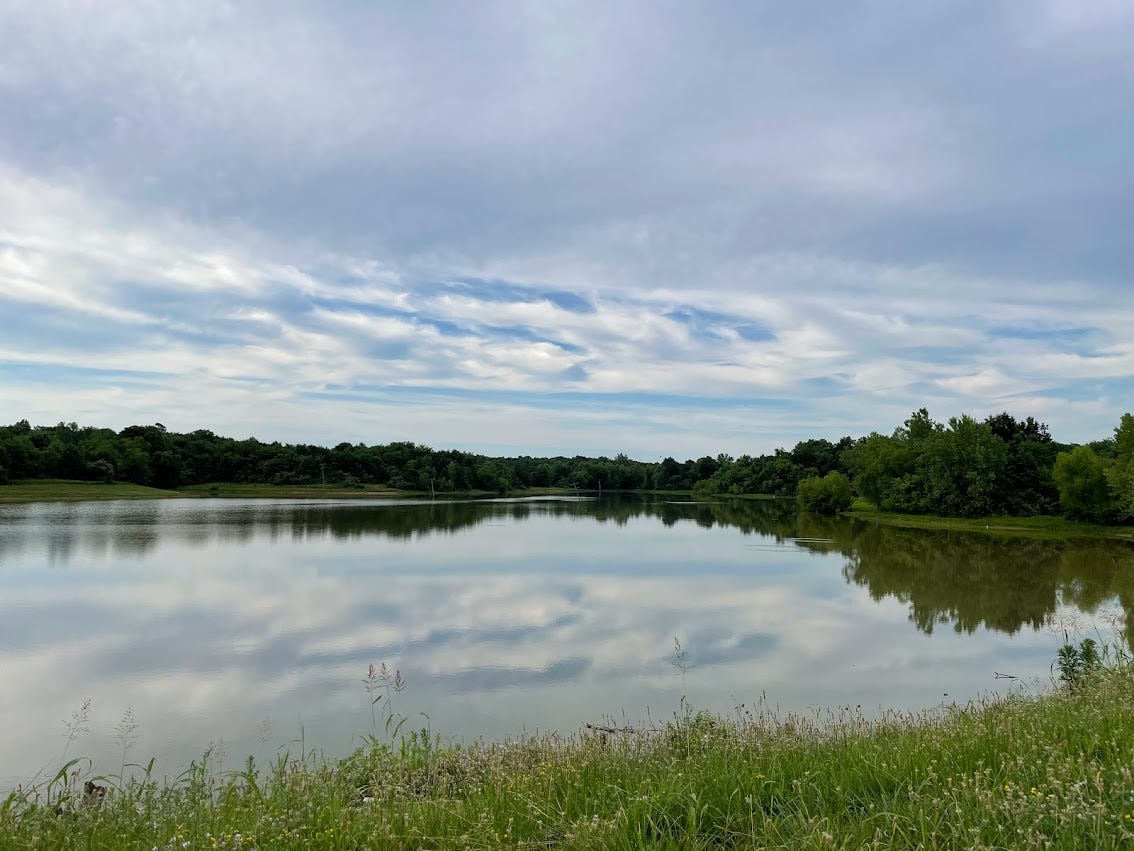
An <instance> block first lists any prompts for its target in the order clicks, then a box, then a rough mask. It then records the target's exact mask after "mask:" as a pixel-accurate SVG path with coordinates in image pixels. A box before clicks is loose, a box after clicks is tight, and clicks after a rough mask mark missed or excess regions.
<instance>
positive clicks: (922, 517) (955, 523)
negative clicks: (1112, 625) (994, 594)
mask: <svg viewBox="0 0 1134 851" xmlns="http://www.w3.org/2000/svg"><path fill="white" fill-rule="evenodd" d="M843 516H845V517H850V518H853V519H856V520H865V521H867V522H870V523H880V524H883V525H886V526H898V527H901V528H903V529H926V530H928V531H936V532H977V533H980V534H986V535H1000V536H1010V537H1020V538H1042V539H1048V540H1052V539H1059V538H1108V539H1112V540H1119V541H1134V527H1130V526H1101V525H1098V524H1095V523H1083V522H1080V521H1077V520H1068V519H1067V518H1066V517H1048V516H1042V517H971V518H970V517H937V516H935V515H931V514H899V513H895V512H888V511H878V510H877V509H875V508H873V507H870V506H869V505H868V504H864V503H863V502H862V500H859V501H858V502H856V503H855V505H854V506H853V507H852V508H851V510H850V511H845V512H843Z"/></svg>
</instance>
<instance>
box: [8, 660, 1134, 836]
mask: <svg viewBox="0 0 1134 851" xmlns="http://www.w3.org/2000/svg"><path fill="white" fill-rule="evenodd" d="M1132 710H1134V674H1132V673H1131V671H1130V669H1128V668H1126V669H1120V670H1115V671H1108V672H1103V673H1101V674H1099V675H1097V676H1094V677H1093V678H1090V679H1087V680H1086V681H1085V682H1083V683H1082V684H1081V685H1080V686H1078V687H1077V688H1076V689H1074V690H1061V691H1059V692H1056V693H1051V694H1045V695H1041V696H1038V697H1030V698H1022V697H1017V698H1010V699H1005V700H997V701H991V702H987V703H985V704H983V705H979V706H969V707H964V708H954V709H950V710H942V711H940V712H938V713H936V714H932V715H923V716H894V717H890V718H886V719H883V720H881V721H866V720H864V719H862V718H861V717H859V716H857V715H855V714H854V713H853V712H851V713H847V714H845V715H843V716H841V717H837V718H831V717H818V718H817V717H787V718H777V717H776V716H775V715H772V714H768V713H763V714H761V713H760V712H756V713H754V714H752V713H750V712H749V711H748V710H746V709H744V708H741V709H740V710H739V711H738V713H737V715H736V717H734V718H731V719H724V720H722V719H718V718H715V717H710V716H707V715H696V714H693V713H684V714H681V715H680V716H679V717H678V718H677V719H676V720H674V721H673V722H671V723H669V724H668V725H664V726H663V727H662V729H660V730H656V731H646V732H637V733H627V732H620V733H606V732H601V731H595V730H591V731H587V732H584V733H583V734H581V735H578V736H574V737H569V738H557V737H548V738H528V739H524V740H522V741H519V742H514V743H496V744H479V745H475V746H473V747H468V748H458V747H445V746H438V744H437V742H436V741H435V740H430V739H429V738H428V737H427V736H424V735H412V736H409V737H405V738H402V739H401V740H400V741H399V742H398V743H396V744H395V745H394V746H393V747H390V746H387V745H384V744H382V743H379V742H377V741H373V742H372V743H371V744H369V745H368V746H367V747H365V748H363V749H361V750H360V751H358V752H357V753H355V754H353V755H351V756H349V757H347V758H346V759H343V760H341V761H338V762H334V761H330V760H327V759H324V758H322V757H319V756H317V755H315V754H311V753H309V754H304V755H300V756H299V757H298V758H295V759H292V758H287V757H281V758H280V759H279V761H278V763H277V764H275V765H273V766H271V767H270V768H267V769H266V770H262V771H261V770H257V769H256V768H255V767H254V766H248V767H247V768H246V770H244V771H239V772H231V773H219V772H216V771H214V770H213V769H212V768H211V767H210V765H209V763H208V760H204V761H202V762H199V763H195V764H194V765H192V766H190V768H189V769H187V770H186V771H185V772H184V773H183V774H182V775H181V776H180V777H179V778H177V779H176V780H174V781H171V782H162V783H158V782H152V781H147V782H141V783H127V784H125V785H124V787H123V788H122V789H120V790H119V789H116V788H115V784H114V783H113V782H112V781H111V782H107V783H106V785H107V786H108V787H109V789H108V791H107V792H106V794H105V796H104V795H102V794H101V793H99V792H98V791H97V790H94V793H93V794H87V795H84V794H83V791H82V789H83V785H82V780H83V778H82V777H78V778H76V779H75V780H74V781H73V782H72V783H71V784H70V789H71V792H70V796H68V794H67V792H66V791H65V790H64V789H62V788H60V787H62V786H64V785H65V784H64V783H63V782H62V781H59V782H57V783H56V784H55V788H53V789H50V790H49V789H47V788H46V787H42V788H40V789H39V790H37V792H35V793H24V794H17V795H13V796H12V797H10V798H9V799H8V800H7V801H6V802H4V803H3V804H2V805H0V848H4V849H8V848H20V849H80V848H81V849H145V851H150V849H153V848H158V849H163V851H164V849H170V851H172V849H182V848H187V849H204V848H226V849H235V848H242V849H251V848H257V849H276V848H297V849H298V848H314V849H363V848H367V849H369V848H398V849H403V848H404V849H409V848H438V849H441V848H444V849H458V848H500V847H511V848H528V849H536V848H547V849H559V848H562V849H567V848H589V849H619V848H622V849H632V848H673V849H677V848H682V849H702V848H703V849H709V848H714V849H717V848H792V849H796V848H986V849H987V848H1000V849H1007V848H1011V849H1016V848H1050V847H1055V848H1084V849H1087V848H1090V849H1104V848H1120V847H1131V843H1134V771H1132V766H1134V711H1132Z"/></svg>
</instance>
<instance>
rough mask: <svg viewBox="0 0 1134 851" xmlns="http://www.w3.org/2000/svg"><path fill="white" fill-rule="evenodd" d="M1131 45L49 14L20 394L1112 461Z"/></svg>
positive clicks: (904, 23)
mask: <svg viewBox="0 0 1134 851" xmlns="http://www.w3.org/2000/svg"><path fill="white" fill-rule="evenodd" d="M1127 17H1128V13H1127V12H1125V11H1123V7H1122V4H1109V3H1108V4H1097V7H1095V6H1092V8H1091V10H1090V11H1089V12H1087V11H1084V10H1081V9H1079V7H1078V6H1074V5H1073V4H1072V5H1068V4H1065V3H1062V2H1056V0H1052V2H1050V3H1046V4H1044V5H1043V6H1042V9H1041V10H1040V11H1039V12H1037V13H1036V14H1030V13H1025V12H1023V11H1022V10H1015V9H1011V8H1009V7H996V6H976V5H973V6H971V7H969V8H966V9H961V8H958V7H956V6H955V5H953V4H944V3H926V4H919V5H918V7H917V8H910V9H903V10H894V9H892V8H887V9H882V8H881V7H878V8H875V7H872V6H868V7H865V8H862V9H858V10H852V9H849V8H847V9H837V10H831V9H825V10H824V13H823V14H822V15H813V14H808V13H806V10H805V9H804V8H803V7H799V8H787V7H783V6H780V5H778V4H762V3H760V4H751V5H749V6H746V7H745V8H743V9H738V8H730V9H725V8H721V9H714V10H698V11H697V12H696V13H694V12H693V11H692V10H690V9H687V8H685V7H683V6H681V5H680V4H661V5H660V6H659V5H657V4H649V5H648V6H647V5H644V4H643V5H638V4H629V5H623V6H619V7H618V8H609V7H606V6H601V5H597V4H596V5H593V6H586V5H584V6H582V7H578V6H577V7H571V8H532V9H517V8H516V7H515V6H514V5H512V4H496V3H489V4H485V5H482V6H480V7H478V8H477V9H476V10H472V9H469V10H455V9H451V8H445V9H444V10H443V12H442V10H440V9H437V8H432V7H430V6H429V5H428V4H426V5H424V6H421V7H413V8H409V7H406V8H394V9H390V8H380V7H374V6H373V5H371V4H366V3H356V2H346V3H342V4H338V5H336V6H335V7H334V8H333V9H329V8H326V7H322V6H317V5H312V4H307V3H302V2H295V3H288V4H285V5H284V6H283V7H280V6H278V5H275V4H273V5H272V6H271V7H270V8H269V7H268V6H267V5H264V4H257V3H252V4H244V5H241V6H239V7H235V6H232V5H230V4H225V3H219V2H218V3H213V2H201V3H173V4H165V5H164V6H163V8H162V10H161V12H160V13H158V12H157V10H156V9H137V8H135V7H133V6H129V5H126V4H116V3H112V4H63V3H52V2H48V3H36V4H20V3H17V4H9V6H7V7H6V8H5V9H4V10H3V11H2V12H0V26H3V27H4V30H5V31H6V32H9V33H11V38H10V41H11V43H12V50H11V51H9V53H8V54H6V56H5V58H4V61H3V63H2V64H0V127H3V128H5V129H4V130H0V311H2V312H3V313H5V314H6V315H8V316H11V317H13V319H14V320H15V319H18V320H19V321H10V322H9V323H8V329H9V331H10V333H9V334H6V336H5V340H4V342H3V343H0V402H2V403H3V404H4V405H5V407H6V408H8V409H9V410H13V411H17V412H18V414H19V415H21V416H27V417H29V418H30V419H32V420H35V421H37V422H53V421H58V420H60V419H65V420H70V419H75V418H78V419H82V420H83V421H84V422H91V423H94V424H100V425H101V424H106V425H111V426H118V427H120V426H123V425H126V424H128V423H130V422H134V421H143V422H149V421H154V420H157V419H160V420H161V421H162V422H165V423H167V424H168V425H170V426H171V427H172V428H175V429H187V430H188V429H193V428H198V427H209V428H212V429H214V430H215V431H218V432H221V433H233V434H238V435H244V434H248V433H254V434H257V435H259V436H262V437H264V438H267V439H283V440H299V439H304V440H315V441H318V442H324V443H336V442H338V441H339V440H342V439H350V440H354V439H369V440H393V439H412V440H419V441H428V442H429V443H432V444H434V445H440V446H459V447H462V448H468V449H479V450H490V449H491V450H493V451H503V452H509V453H511V452H536V453H542V452H549V451H563V452H568V453H574V452H582V451H585V452H596V451H597V452H604V453H607V454H610V453H613V452H617V451H630V452H632V453H633V454H636V455H639V456H642V457H648V456H650V455H653V454H667V455H668V454H675V455H685V456H692V457H696V456H697V455H703V454H706V453H707V454H715V453H716V452H719V451H728V452H732V453H733V454H739V453H742V452H760V451H767V450H770V449H771V448H773V447H775V446H776V445H783V444H791V443H794V442H795V441H796V440H800V439H805V438H809V437H813V436H825V437H832V438H837V437H840V436H842V435H843V434H847V433H850V434H861V433H864V432H868V431H871V430H881V431H888V430H889V429H890V428H891V427H893V425H894V424H895V423H896V422H899V421H900V420H901V419H902V418H904V416H905V415H906V414H908V412H909V411H910V410H913V409H915V408H917V407H920V406H922V405H923V404H928V405H930V406H931V408H932V412H933V413H934V414H935V415H936V416H938V417H942V418H943V417H947V416H949V415H952V414H955V413H960V412H961V410H967V411H970V412H972V413H974V414H976V415H978V416H980V415H983V414H986V413H992V412H994V411H997V410H1002V409H1004V408H1009V409H1010V410H1012V411H1013V413H1016V414H1017V415H1020V416H1026V415H1035V414H1041V413H1042V414H1043V416H1045V417H1046V418H1047V419H1048V420H1049V421H1050V423H1051V425H1052V427H1053V429H1054V431H1055V433H1056V436H1057V437H1059V438H1061V439H1065V440H1087V439H1093V438H1097V437H1099V436H1100V435H1102V434H1105V433H1107V432H1108V431H1109V429H1110V428H1111V427H1112V425H1113V422H1114V421H1115V420H1116V418H1117V416H1118V415H1119V414H1120V413H1121V410H1120V408H1122V406H1123V405H1124V404H1125V403H1124V402H1123V401H1122V395H1121V387H1122V382H1124V381H1126V380H1128V379H1129V378H1130V377H1131V376H1132V375H1134V369H1132V364H1131V360H1130V358H1129V357H1128V355H1129V353H1128V352H1127V351H1126V349H1125V348H1124V346H1125V343H1124V341H1125V339H1126V338H1127V337H1128V333H1127V331H1126V329H1127V328H1129V327H1130V321H1131V319H1132V318H1134V301H1132V296H1131V293H1132V292H1134V290H1132V289H1131V287H1130V286H1129V269H1130V268H1131V265H1132V261H1134V254H1132V253H1131V252H1132V250H1134V249H1132V248H1131V245H1130V241H1129V239H1128V236H1127V234H1126V232H1125V228H1124V223H1125V222H1126V221H1128V220H1129V218H1130V213H1131V212H1132V209H1131V203H1132V198H1131V195H1130V193H1129V192H1128V191H1127V189H1126V187H1127V185H1128V181H1127V180H1126V164H1127V159H1128V158H1127V156H1126V151H1128V150H1129V147H1130V143H1131V141H1132V140H1131V138H1130V128H1129V127H1127V126H1126V125H1125V124H1123V123H1122V122H1121V121H1116V120H1115V116H1121V115H1124V114H1127V113H1128V112H1129V111H1130V110H1129V108H1128V107H1130V106H1131V105H1132V104H1130V100H1131V97H1132V96H1130V95H1128V94H1127V91H1128V90H1130V87H1123V86H1121V85H1115V84H1114V83H1115V81H1121V80H1123V79H1127V78H1128V77H1129V75H1130V73H1131V72H1132V71H1134V68H1132V67H1131V63H1130V60H1129V56H1128V52H1127V51H1126V50H1125V47H1124V45H1125V43H1124V41H1123V40H1122V39H1121V38H1120V37H1119V35H1118V33H1119V32H1120V31H1121V29H1122V27H1121V24H1122V23H1123V22H1124V21H1125V20H1126V18H1127ZM962 19H963V21H964V26H960V25H959V24H958V22H959V21H961V20H962ZM1120 48H1121V49H1120ZM962 56H963V57H964V61H963V62H962V61H958V58H957V57H962ZM132 372H137V373H138V374H137V375H132V374H131V373H132ZM29 376H37V377H38V379H39V380H42V381H43V382H45V383H44V386H43V387H42V388H39V389H38V390H37V389H35V388H31V389H30V390H29ZM1116 382H1117V383H1116ZM1086 388H1094V390H1093V391H1092V392H1088V391H1087V390H1086ZM580 393H581V394H587V395H586V399H587V400H589V401H588V409H589V410H588V412H587V413H583V412H580V411H579V410H577V409H576V408H577V402H578V399H579V397H578V396H576V395H574V394H580ZM1088 397H1089V398H1088ZM600 400H601V406H602V407H603V408H604V409H605V411H604V412H602V413H600V412H599V411H598V410H597V408H598V406H599V404H600ZM1061 402H1063V403H1066V404H1065V406H1064V407H1061V404H1060V403H1061ZM64 408H66V409H64ZM678 410H680V413H678ZM753 411H758V412H759V415H758V419H755V420H754V418H753ZM453 416H456V417H458V418H459V421H460V422H461V423H462V424H463V426H464V427H462V429H461V430H460V432H456V431H454V430H453V429H452V428H451V427H449V428H445V427H442V426H441V425H439V422H440V421H441V420H442V418H446V417H453ZM502 423H503V424H504V425H501V424H502ZM628 426H629V428H628Z"/></svg>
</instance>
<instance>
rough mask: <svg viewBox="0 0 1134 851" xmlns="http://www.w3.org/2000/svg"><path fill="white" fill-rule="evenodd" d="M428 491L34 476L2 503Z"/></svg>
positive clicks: (538, 491)
mask: <svg viewBox="0 0 1134 851" xmlns="http://www.w3.org/2000/svg"><path fill="white" fill-rule="evenodd" d="M578 493H580V492H579V491H577V490H574V489H573V488H529V489H528V490H523V491H512V492H511V493H510V494H508V495H509V496H553V495H575V494H578ZM436 495H437V496H439V497H445V498H452V497H482V496H495V495H496V494H491V493H489V492H487V491H462V492H460V493H438V494H436ZM428 496H430V494H429V492H428V491H424V492H420V491H403V490H396V489H394V488H388V487H386V486H385V485H365V486H363V487H355V488H340V487H335V486H334V485H328V486H327V487H321V486H320V485H262V484H236V483H232V482H218V483H215V484H207V485H191V486H188V487H183V488H177V489H176V490H160V489H158V488H150V487H145V486H144V485H132V484H128V483H126V482H113V483H110V484H107V483H102V482H83V481H70V480H63V479H36V480H31V481H24V482H16V483H14V484H9V485H0V503H19V502H85V501H89V500H108V499H177V498H185V497H224V498H226V499H381V498H386V499H395V498H421V497H428Z"/></svg>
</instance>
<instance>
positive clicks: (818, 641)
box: [0, 499, 1134, 776]
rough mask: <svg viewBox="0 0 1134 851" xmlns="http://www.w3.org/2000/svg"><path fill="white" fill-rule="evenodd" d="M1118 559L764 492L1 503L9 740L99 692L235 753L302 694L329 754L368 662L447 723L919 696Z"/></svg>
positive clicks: (1028, 661) (947, 685)
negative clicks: (682, 652) (843, 515)
mask: <svg viewBox="0 0 1134 851" xmlns="http://www.w3.org/2000/svg"><path fill="white" fill-rule="evenodd" d="M659 521H660V522H659ZM130 541H146V542H149V543H148V545H147V547H146V548H134V549H131V547H130V546H129V545H125V546H123V545H122V543H123V542H130ZM1128 575H1134V558H1132V556H1131V548H1129V547H1125V546H1122V545H1112V544H1110V543H1107V542H1095V543H1092V544H1090V545H1072V544H1068V543H1059V542H1023V541H1015V540H1013V541H1009V542H1003V541H998V540H997V539H990V538H986V537H982V536H964V535H957V534H955V533H954V534H952V535H950V536H938V535H933V534H929V533H922V532H909V531H904V530H893V529H883V528H879V527H872V526H863V525H861V524H853V523H848V522H845V521H825V520H818V519H814V518H812V519H807V518H799V517H796V515H795V512H794V508H793V506H791V505H790V504H784V503H772V502H768V503H753V502H730V501H722V502H716V503H702V504H687V505H680V504H674V503H673V502H672V501H667V502H660V501H652V500H648V499H624V500H604V501H603V502H582V501H557V500H547V501H525V502H507V501H483V502H465V503H448V504H447V503H436V504H406V503H398V504H368V505H362V506H360V505H358V504H348V505H331V504H319V505H311V504H308V505H304V504H293V503H266V502H265V503H258V504H249V503H231V504H225V503H223V502H222V501H203V502H195V501H188V500H187V501H184V502H176V501H174V502H162V503H154V504H111V505H89V506H30V507H29V506H23V507H18V508H10V509H9V508H4V507H0V577H2V578H3V581H4V584H5V588H6V594H5V598H4V600H3V602H2V603H0V616H2V618H3V623H4V632H5V642H4V644H3V647H2V648H0V666H2V667H3V669H4V671H5V677H6V688H5V690H4V692H3V694H2V695H0V710H2V711H3V713H4V716H5V717H6V718H9V719H11V722H10V723H9V724H8V725H7V726H6V728H5V729H4V730H3V731H0V737H2V739H3V744H4V748H5V752H6V753H7V752H9V751H10V752H11V753H12V754H13V760H14V761H15V763H14V764H16V765H19V766H31V765H33V764H35V765H38V764H40V763H41V762H43V761H44V760H45V759H47V758H48V757H49V756H50V754H51V753H52V752H53V750H54V744H56V743H58V742H59V729H60V726H61V725H60V723H59V720H60V719H63V718H66V717H67V716H68V715H69V714H70V712H71V710H72V708H73V707H74V706H75V705H77V703H78V702H79V701H80V700H81V699H82V698H83V697H86V696H90V697H93V698H94V699H95V701H96V706H98V707H101V708H102V711H103V712H105V713H109V715H113V714H114V713H117V712H121V711H122V710H123V709H124V708H125V706H127V705H129V706H132V707H133V708H134V709H135V712H136V713H137V714H138V717H139V718H140V719H141V720H142V722H143V728H144V733H145V735H146V736H147V738H146V740H145V743H144V744H145V746H146V747H148V748H149V750H150V751H151V752H152V753H154V754H157V755H159V756H167V757H169V758H170V759H173V760H174V761H177V760H182V761H183V760H185V759H188V758H191V757H192V756H194V755H196V753H197V751H198V750H199V749H203V747H204V746H205V745H206V744H207V743H208V742H209V741H210V740H214V739H216V738H217V737H221V736H223V737H225V738H226V739H229V740H231V741H232V742H233V743H234V744H235V745H236V746H238V747H247V748H251V747H253V746H254V743H253V742H251V741H250V739H249V736H250V735H251V732H250V731H253V730H255V729H256V727H257V726H258V725H259V723H260V721H261V720H262V719H263V718H264V717H266V716H271V717H274V718H281V717H283V718H294V717H295V716H296V715H301V716H302V717H303V719H304V720H303V726H304V729H305V730H307V731H309V733H310V735H311V736H314V737H316V738H317V739H318V740H319V741H320V742H323V743H325V746H326V747H327V748H328V749H329V750H332V751H333V750H336V749H342V748H345V747H349V744H350V734H351V733H356V732H360V731H364V730H365V729H366V727H367V725H368V723H369V713H368V710H367V706H366V701H365V699H364V695H363V694H362V690H361V685H360V682H359V681H360V678H361V676H362V675H363V674H364V673H365V669H366V666H367V665H368V664H369V663H370V662H377V661H386V662H388V663H389V664H391V665H393V666H396V667H398V668H400V669H401V670H402V671H403V674H404V675H405V676H406V678H407V679H408V680H409V682H410V688H409V689H408V690H407V691H406V692H404V693H402V694H399V695H398V702H397V707H398V711H399V712H405V713H407V714H410V715H413V714H415V713H417V712H427V713H429V715H430V718H431V719H432V723H434V724H435V725H436V726H437V728H438V729H440V730H443V731H445V733H446V734H453V735H458V736H464V737H472V736H476V735H480V734H486V735H507V734H510V733H514V732H516V731H517V730H519V729H520V728H521V727H523V726H524V725H539V726H544V727H551V728H555V729H566V730H570V729H574V728H576V727H577V726H578V725H579V724H580V723H582V722H584V721H586V720H593V719H595V718H597V717H600V716H602V715H604V714H605V713H608V712H614V711H616V710H618V709H620V708H625V709H626V710H627V711H628V712H630V713H631V714H640V713H642V712H644V711H645V709H646V707H654V708H659V707H661V708H663V710H665V711H668V709H669V708H670V707H673V706H675V705H676V702H677V700H678V698H679V697H680V694H681V690H682V688H685V689H686V690H687V691H688V693H689V694H690V696H691V698H692V699H693V700H694V701H695V702H696V703H697V704H698V705H705V706H708V707H710V708H715V709H718V710H727V709H728V708H729V706H730V705H731V703H732V702H733V701H734V700H744V699H751V698H752V697H753V696H754V695H756V694H758V693H760V692H767V693H768V694H769V695H770V696H772V699H773V700H774V701H776V702H778V703H781V704H782V705H784V706H788V707H796V708H799V707H802V706H806V705H808V704H812V703H817V704H833V703H836V702H843V701H848V702H853V703H862V704H864V705H865V706H871V705H874V706H877V705H878V704H879V703H882V704H885V705H896V706H911V707H913V706H925V705H933V704H935V703H936V702H939V701H940V700H941V695H942V693H944V692H946V691H947V692H949V693H950V694H951V695H953V696H964V695H975V694H976V693H978V692H979V691H981V690H982V689H986V688H991V687H992V686H993V685H994V683H993V681H992V680H991V673H990V672H991V671H992V670H993V669H1001V668H1002V667H1004V666H1005V665H1006V664H1007V665H1015V666H1016V670H1014V671H1013V673H1017V674H1018V675H1020V676H1029V675H1032V676H1038V675H1042V674H1044V673H1046V672H1047V670H1048V665H1049V663H1050V659H1051V655H1052V653H1053V648H1054V645H1055V640H1054V637H1053V636H1052V635H1051V634H1049V633H1047V632H1044V631H1042V629H1041V630H1040V631H1035V628H1036V627H1041V628H1042V627H1045V626H1046V625H1048V624H1049V623H1050V620H1051V618H1052V617H1053V616H1055V615H1058V614H1059V613H1061V612H1067V611H1082V612H1085V613H1098V612H1099V611H1101V610H1103V609H1105V608H1106V607H1107V606H1110V605H1117V606H1122V607H1125V606H1127V605H1129V604H1130V603H1131V602H1134V586H1130V584H1129V582H1128V581H1127V580H1126V577H1127V576H1128ZM1128 586H1130V587H1128ZM911 622H912V626H911ZM940 624H950V625H952V626H953V629H951V630H947V631H945V633H944V635H943V636H941V635H938V630H935V629H934V627H935V626H937V625H940ZM957 635H963V636H965V640H964V641H963V642H958V641H956V640H949V638H950V637H955V636H957ZM674 636H679V637H680V640H681V642H682V644H683V646H684V647H685V648H686V649H687V651H688V655H687V658H686V660H685V666H686V671H685V677H684V682H683V678H682V677H680V676H679V672H678V670H677V667H676V666H675V665H674V664H673V662H674V659H673V658H672V646H673V639H674ZM29 707H35V710H34V711H29ZM113 721H114V719H113V717H107V716H104V717H102V719H101V725H102V726H101V729H102V730H104V731H105V730H109V729H110V728H111V727H112V726H113ZM348 730H349V732H345V731H348ZM106 738H109V736H107V737H106ZM91 747H92V748H93V749H94V750H95V751H97V749H98V747H99V745H98V744H97V742H96V743H92V744H91ZM95 755H97V753H96V754H95ZM13 776H15V775H13ZM20 776H23V775H20Z"/></svg>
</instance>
